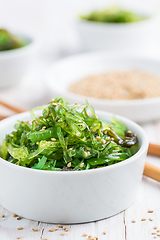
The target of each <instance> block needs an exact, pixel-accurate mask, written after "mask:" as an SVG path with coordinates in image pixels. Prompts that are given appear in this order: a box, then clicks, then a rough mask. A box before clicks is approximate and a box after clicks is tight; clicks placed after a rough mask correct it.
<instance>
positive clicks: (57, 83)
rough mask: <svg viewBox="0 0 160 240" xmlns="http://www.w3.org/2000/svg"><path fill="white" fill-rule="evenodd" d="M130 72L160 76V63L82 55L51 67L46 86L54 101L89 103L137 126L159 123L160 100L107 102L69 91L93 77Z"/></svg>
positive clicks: (101, 54)
mask: <svg viewBox="0 0 160 240" xmlns="http://www.w3.org/2000/svg"><path fill="white" fill-rule="evenodd" d="M129 70H140V71H144V72H149V73H153V74H155V75H157V76H160V61H158V60H152V59H150V58H147V57H140V56H139V57H138V56H135V55H124V54H109V53H108V52H96V53H87V54H80V55H77V56H73V57H69V58H66V59H63V60H60V61H58V62H57V63H54V64H53V65H51V66H50V68H49V69H48V72H47V74H46V79H45V83H46V85H47V87H48V92H50V97H51V98H53V97H56V96H58V95H59V96H63V97H65V98H67V99H68V101H70V102H78V103H84V102H85V100H86V99H87V100H88V101H89V104H90V105H92V106H93V107H94V108H95V109H98V110H103V111H108V112H112V113H115V114H119V115H122V116H124V117H127V118H130V119H131V120H133V121H136V122H145V121H151V120H156V119H159V118H160V111H159V106H160V97H155V98H146V99H136V100H106V99H98V98H91V97H86V96H82V95H79V94H74V93H71V92H69V91H68V87H69V86H70V84H72V83H74V82H76V81H79V80H80V79H82V78H85V77H87V76H89V75H93V74H100V73H106V72H109V71H129ZM135 88H136V86H135Z"/></svg>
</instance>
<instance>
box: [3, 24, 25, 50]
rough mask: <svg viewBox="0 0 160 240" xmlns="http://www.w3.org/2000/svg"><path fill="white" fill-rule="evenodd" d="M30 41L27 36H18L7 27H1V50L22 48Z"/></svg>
mask: <svg viewBox="0 0 160 240" xmlns="http://www.w3.org/2000/svg"><path fill="white" fill-rule="evenodd" d="M28 43H29V42H28V41H27V40H26V39H25V38H22V37H20V36H16V35H15V34H12V33H11V32H9V31H8V30H6V29H0V51H6V50H13V49H17V48H21V47H24V46H26V45H27V44H28Z"/></svg>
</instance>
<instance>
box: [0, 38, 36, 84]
mask: <svg viewBox="0 0 160 240" xmlns="http://www.w3.org/2000/svg"><path fill="white" fill-rule="evenodd" d="M15 35H16V36H20V37H22V38H24V39H25V40H27V42H28V43H27V45H26V46H24V47H21V48H17V49H13V50H6V51H0V88H3V87H10V86H13V85H15V84H17V83H18V82H19V81H21V80H22V78H23V76H24V75H25V74H26V72H27V70H28V69H29V66H30V63H31V60H32V58H33V54H34V53H35V50H36V48H37V46H36V45H37V44H36V43H35V40H33V39H32V38H30V37H28V36H25V35H20V34H15Z"/></svg>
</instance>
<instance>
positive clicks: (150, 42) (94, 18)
mask: <svg viewBox="0 0 160 240" xmlns="http://www.w3.org/2000/svg"><path fill="white" fill-rule="evenodd" d="M77 16H78V17H77V18H76V27H77V32H78V34H79V37H80V40H81V44H82V47H83V48H84V49H85V50H89V51H100V50H102V51H104V50H107V51H110V52H118V51H119V52H124V53H125V52H126V53H129V52H130V53H133V54H141V53H142V54H146V52H147V53H149V52H150V53H151V54H153V52H155V53H157V48H158V47H159V33H158V31H157V29H158V28H159V18H160V16H159V14H158V13H157V14H153V13H152V12H151V11H150V12H149V11H147V10H146V9H140V8H136V9H132V8H131V9H129V10H128V9H127V7H126V8H125V7H124V8H122V7H117V6H113V7H108V8H104V9H102V10H99V8H98V7H97V9H96V8H95V10H93V8H91V9H88V10H87V11H84V12H83V11H81V14H77Z"/></svg>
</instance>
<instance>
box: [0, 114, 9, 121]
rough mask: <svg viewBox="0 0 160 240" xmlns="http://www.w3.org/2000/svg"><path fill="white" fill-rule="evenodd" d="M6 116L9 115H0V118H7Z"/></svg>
mask: <svg viewBox="0 0 160 240" xmlns="http://www.w3.org/2000/svg"><path fill="white" fill-rule="evenodd" d="M7 117H9V116H5V115H0V120H3V119H5V118H7Z"/></svg>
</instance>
